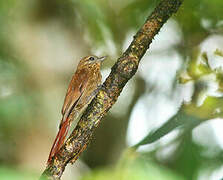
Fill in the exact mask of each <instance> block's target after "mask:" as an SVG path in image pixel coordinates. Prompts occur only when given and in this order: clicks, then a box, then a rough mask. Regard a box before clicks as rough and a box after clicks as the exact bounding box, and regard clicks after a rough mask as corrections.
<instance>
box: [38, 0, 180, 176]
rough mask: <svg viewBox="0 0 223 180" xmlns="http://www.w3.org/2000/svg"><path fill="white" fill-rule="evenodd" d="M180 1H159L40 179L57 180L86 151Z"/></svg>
mask: <svg viewBox="0 0 223 180" xmlns="http://www.w3.org/2000/svg"><path fill="white" fill-rule="evenodd" d="M182 2H183V0H162V1H161V2H160V3H159V4H158V5H157V7H156V8H155V10H154V11H153V12H152V14H151V15H150V16H149V17H148V18H147V20H146V22H145V23H144V24H143V26H142V27H141V28H140V29H139V31H138V32H137V33H136V35H135V36H134V38H133V41H132V42H131V44H130V46H129V47H128V49H127V50H126V51H125V52H124V53H123V54H122V56H121V57H120V58H119V59H118V60H117V62H116V63H115V64H114V66H113V67H112V69H111V73H110V75H109V76H108V77H107V79H106V80H105V82H104V83H103V85H102V88H101V89H100V90H99V92H98V94H97V95H96V97H95V98H94V99H93V100H92V102H91V103H90V105H89V106H88V108H87V109H86V111H85V112H84V114H83V116H82V117H81V119H80V121H79V122H78V124H77V126H76V127H75V129H74V130H73V132H72V134H71V135H70V137H69V138H68V139H67V141H66V142H65V144H64V145H63V146H62V148H61V149H60V150H59V152H58V153H57V154H56V155H55V156H54V157H53V159H52V161H51V163H50V164H49V165H48V166H47V167H46V169H45V171H44V172H43V174H42V176H41V179H42V178H43V179H44V178H45V179H53V180H58V179H60V178H61V176H62V174H63V172H64V170H65V167H66V165H67V164H68V163H69V162H72V163H74V162H75V160H77V159H78V158H79V156H80V154H81V153H82V152H83V151H84V150H85V149H86V147H87V145H88V143H89V141H90V139H91V137H92V135H93V133H94V131H95V129H96V128H97V127H98V125H99V123H100V121H101V119H102V118H103V117H104V116H105V114H106V113H107V112H108V111H109V109H110V108H111V107H112V105H113V104H114V103H115V102H116V101H117V99H118V96H119V95H120V93H121V91H122V89H123V87H124V86H125V84H126V83H127V82H128V80H129V79H131V78H132V76H133V75H134V74H135V73H136V71H137V69H138V65H139V62H140V60H141V58H142V57H143V55H144V54H145V52H146V50H147V49H148V48H149V45H150V44H151V42H152V40H153V38H154V36H155V35H156V34H157V33H158V32H159V30H160V28H161V27H162V26H163V24H164V23H165V22H166V21H167V20H168V19H169V18H170V16H171V15H172V14H174V13H176V12H177V10H178V9H179V7H180V5H181V4H182Z"/></svg>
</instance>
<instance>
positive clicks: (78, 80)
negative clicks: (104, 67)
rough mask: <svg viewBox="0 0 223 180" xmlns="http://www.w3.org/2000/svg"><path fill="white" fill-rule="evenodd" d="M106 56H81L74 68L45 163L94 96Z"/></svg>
mask: <svg viewBox="0 0 223 180" xmlns="http://www.w3.org/2000/svg"><path fill="white" fill-rule="evenodd" d="M106 58H107V56H103V57H97V56H94V55H91V56H86V57H84V58H82V59H81V60H80V62H79V64H78V66H77V68H76V72H75V73H74V75H73V76H72V79H71V81H70V83H69V85H68V89H67V93H66V96H65V99H64V104H63V107H62V111H61V113H62V119H61V122H60V126H59V131H58V133H57V135H56V138H55V140H54V143H53V146H52V148H51V151H50V154H49V158H48V161H47V164H49V163H50V162H51V160H52V158H53V156H54V155H55V154H56V153H57V152H58V151H59V150H60V148H61V147H62V145H63V143H64V141H65V139H66V136H67V134H68V131H69V129H70V126H71V124H72V122H73V121H74V120H75V119H77V118H78V117H79V116H80V114H81V113H82V112H83V110H84V109H86V107H87V105H88V104H89V103H90V102H91V100H92V99H93V98H94V97H95V95H96V93H97V90H98V89H99V87H100V86H101V79H102V76H101V72H100V67H101V63H102V61H104V59H106Z"/></svg>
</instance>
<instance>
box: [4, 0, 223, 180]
mask: <svg viewBox="0 0 223 180" xmlns="http://www.w3.org/2000/svg"><path fill="white" fill-rule="evenodd" d="M158 2H159V1H158V0H122V1H119V0H110V1H106V0H94V1H92V0H66V1H62V0H23V1H17V0H7V1H0V179H2V180H14V179H37V178H38V177H39V176H40V174H41V173H42V171H43V170H44V168H45V165H46V160H47V157H48V154H49V151H50V148H51V145H52V143H53V140H54V138H55V135H56V132H57V130H58V125H59V121H60V119H61V113H60V112H61V107H62V105H63V98H64V96H65V93H66V89H67V85H68V83H69V80H70V78H71V76H72V74H73V73H74V72H75V68H76V65H77V63H78V61H79V59H80V58H81V57H83V56H86V55H89V54H95V55H98V56H100V55H108V56H109V58H108V59H107V61H106V62H104V64H103V67H102V74H103V79H105V78H106V76H107V75H108V74H109V72H110V68H111V66H112V65H113V64H114V63H115V61H116V59H117V58H118V57H119V56H120V55H121V53H122V52H123V51H124V50H125V49H126V48H127V46H128V45H129V43H130V42H131V40H132V37H133V35H134V34H135V33H136V31H137V30H138V29H139V27H140V26H141V25H142V24H143V22H144V21H145V19H146V17H147V16H148V15H149V14H150V13H151V11H152V10H153V9H154V7H155V6H156V5H157V4H158ZM222 7H223V1H222V0H212V1H210V0H196V1H194V0H187V1H185V2H184V3H183V5H182V6H181V8H180V10H179V11H178V13H177V14H176V15H174V16H173V17H172V18H171V19H170V20H169V21H168V22H167V23H166V24H165V25H164V26H163V28H162V30H161V32H160V33H159V34H158V35H157V36H156V37H155V39H154V41H153V43H152V45H151V47H150V49H149V51H148V52H147V53H146V55H145V56H144V57H143V59H142V61H141V64H140V67H139V70H138V72H137V73H136V75H135V76H134V78H133V79H131V80H130V81H129V82H128V84H127V86H126V87H125V88H124V90H123V92H122V94H121V96H120V98H119V99H118V101H117V103H116V104H115V105H114V106H113V108H112V109H111V110H110V112H109V113H108V115H107V116H106V117H105V118H104V119H103V121H102V123H101V124H100V127H99V128H98V129H97V131H96V134H95V136H94V138H93V140H92V143H91V144H90V145H89V147H88V149H87V150H86V151H85V152H84V153H83V154H82V156H81V158H80V159H79V160H78V161H77V163H75V164H74V165H72V166H71V165H69V166H68V167H67V168H66V170H65V173H64V175H63V177H62V179H66V180H69V179H76V180H79V179H80V180H81V179H82V180H96V179H97V180H102V179H106V180H108V179H123V180H127V179H128V180H135V179H137V180H138V179H143V180H144V179H150V180H189V179H190V180H207V179H209V180H220V179H221V178H223V121H222V116H223V69H222V68H223V14H222ZM134 145H135V146H134ZM132 146H134V148H133V147H132Z"/></svg>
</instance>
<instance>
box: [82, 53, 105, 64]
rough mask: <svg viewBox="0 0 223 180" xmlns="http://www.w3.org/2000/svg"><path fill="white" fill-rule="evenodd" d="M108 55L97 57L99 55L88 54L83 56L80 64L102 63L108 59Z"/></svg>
mask: <svg viewBox="0 0 223 180" xmlns="http://www.w3.org/2000/svg"><path fill="white" fill-rule="evenodd" d="M106 57H107V56H102V57H97V56H94V55H92V56H86V57H84V58H82V59H81V60H80V62H79V65H78V66H80V65H81V66H88V65H90V66H91V65H93V64H98V65H100V64H101V62H102V61H104V60H105V59H106Z"/></svg>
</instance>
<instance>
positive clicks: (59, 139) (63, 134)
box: [47, 117, 70, 164]
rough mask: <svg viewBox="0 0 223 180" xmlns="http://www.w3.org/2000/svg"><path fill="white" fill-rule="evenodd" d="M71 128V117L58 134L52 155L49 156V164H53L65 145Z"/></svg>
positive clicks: (51, 151) (61, 126) (62, 125)
mask: <svg viewBox="0 0 223 180" xmlns="http://www.w3.org/2000/svg"><path fill="white" fill-rule="evenodd" d="M69 128H70V121H69V117H67V119H66V121H64V123H63V124H61V125H60V129H59V132H58V133H57V136H56V139H55V140H54V143H53V146H52V148H51V150H50V155H49V158H48V161H47V164H49V163H50V162H51V160H52V157H53V156H54V155H55V154H56V153H57V152H58V151H59V149H60V148H61V146H62V145H63V143H64V140H65V138H66V136H67V133H68V131H69Z"/></svg>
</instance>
